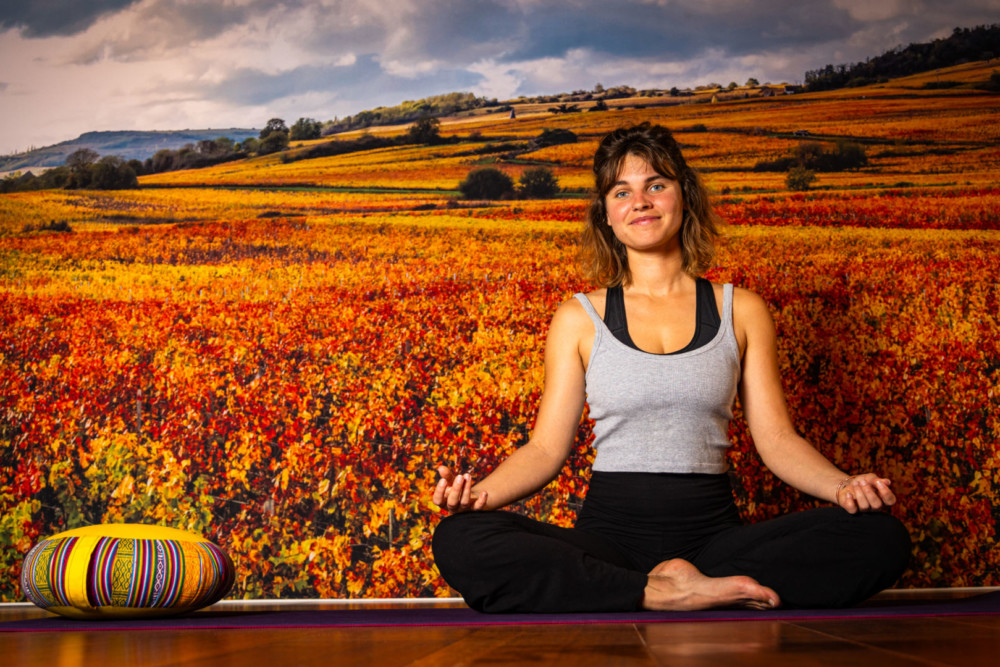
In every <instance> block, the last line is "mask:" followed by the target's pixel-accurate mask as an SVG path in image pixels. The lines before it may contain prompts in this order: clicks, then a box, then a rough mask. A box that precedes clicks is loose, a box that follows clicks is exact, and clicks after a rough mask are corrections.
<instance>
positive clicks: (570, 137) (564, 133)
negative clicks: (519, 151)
mask: <svg viewBox="0 0 1000 667" xmlns="http://www.w3.org/2000/svg"><path fill="white" fill-rule="evenodd" d="M576 142H577V136H576V133H575V132H573V131H572V130H565V129H563V128H555V129H548V128H546V129H544V130H542V133H541V134H539V135H538V136H537V137H535V138H534V139H532V140H531V143H532V145H533V146H534V147H535V148H545V147H546V146H558V145H559V144H575V143H576Z"/></svg>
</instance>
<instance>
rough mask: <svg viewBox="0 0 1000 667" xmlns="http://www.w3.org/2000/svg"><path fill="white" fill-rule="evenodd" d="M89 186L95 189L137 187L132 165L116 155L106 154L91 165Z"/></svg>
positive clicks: (137, 180)
mask: <svg viewBox="0 0 1000 667" xmlns="http://www.w3.org/2000/svg"><path fill="white" fill-rule="evenodd" d="M91 173H92V176H91V180H90V187H91V188H94V189H95V190H125V189H128V188H137V187H139V179H137V178H136V176H135V172H134V171H133V170H132V167H130V166H129V165H128V163H127V162H126V161H125V160H124V159H123V158H121V157H119V156H117V155H106V156H104V157H102V158H101V159H100V160H98V161H97V164H95V165H94V166H93V167H91Z"/></svg>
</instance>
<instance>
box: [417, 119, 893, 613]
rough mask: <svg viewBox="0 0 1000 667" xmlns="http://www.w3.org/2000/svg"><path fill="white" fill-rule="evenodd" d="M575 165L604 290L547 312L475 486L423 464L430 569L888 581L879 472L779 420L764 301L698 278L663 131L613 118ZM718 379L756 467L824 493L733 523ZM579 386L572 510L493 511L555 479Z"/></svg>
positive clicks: (699, 266)
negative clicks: (524, 435) (822, 448)
mask: <svg viewBox="0 0 1000 667" xmlns="http://www.w3.org/2000/svg"><path fill="white" fill-rule="evenodd" d="M594 175H595V180H596V190H597V191H596V196H595V198H594V201H593V202H592V204H591V207H590V211H589V214H588V227H587V229H586V231H585V234H584V249H585V253H586V254H588V255H589V260H590V261H589V273H590V274H591V275H590V277H591V278H592V279H594V280H595V281H596V282H598V283H599V284H602V285H604V287H603V288H602V289H598V290H595V291H593V292H590V293H588V294H586V295H583V294H577V295H575V296H574V298H572V299H570V300H568V301H566V302H565V303H563V304H562V305H561V306H560V307H559V309H558V310H557V311H556V313H555V316H554V317H553V319H552V324H551V326H550V329H549V333H548V340H547V343H546V350H545V389H544V392H543V394H542V399H541V404H540V407H539V412H538V417H537V421H536V424H535V428H534V431H533V433H532V435H531V438H530V439H529V441H528V442H527V443H526V444H525V445H524V446H523V447H521V448H519V449H518V450H516V451H515V452H514V453H513V454H511V456H510V457H508V458H507V459H505V460H504V461H503V462H502V463H501V464H500V465H499V466H498V467H497V468H496V469H495V470H494V471H493V472H492V473H491V474H490V475H488V476H487V477H486V478H485V479H483V480H482V481H480V482H478V483H476V482H474V481H473V480H472V479H471V477H470V476H469V475H468V474H457V473H456V472H455V471H453V470H451V469H449V468H447V467H444V466H442V467H441V468H439V469H438V472H439V473H440V475H441V479H440V481H439V483H438V484H437V486H436V488H435V489H434V492H433V500H434V502H435V503H436V504H437V505H439V506H440V507H442V508H444V509H447V510H448V511H449V512H450V513H451V515H450V516H448V517H446V518H445V519H444V520H443V521H442V522H441V523H440V524H439V526H438V529H437V530H436V531H435V536H434V556H435V560H436V562H437V565H438V568H439V569H440V571H441V574H442V575H443V576H444V578H445V580H446V581H447V582H448V583H449V584H450V585H451V586H452V587H453V588H455V589H456V590H458V591H459V592H460V593H461V594H462V595H463V597H464V598H465V600H466V602H467V603H468V604H469V605H470V606H472V607H473V608H475V609H479V610H480V611H487V612H525V611H533V612H566V611H617V610H622V611H624V610H634V609H640V608H641V609H659V610H671V609H674V610H684V609H704V608H710V607H718V606H734V605H736V606H745V607H750V608H758V609H767V608H773V607H777V606H778V605H781V604H784V605H785V606H795V607H838V606H848V605H852V604H855V603H857V602H859V601H861V600H863V599H865V598H867V597H869V596H871V595H873V594H874V593H876V592H877V591H879V590H881V589H883V588H886V587H888V586H890V585H891V584H892V583H893V582H895V581H896V579H897V578H898V577H899V575H900V574H901V573H902V571H903V569H904V567H905V565H906V562H907V559H908V556H909V549H910V540H909V535H908V534H907V532H906V530H905V528H903V526H902V524H900V522H899V521H897V520H896V519H894V518H893V517H892V516H890V515H889V514H887V513H884V512H879V510H881V509H883V508H884V507H887V506H890V505H892V504H893V503H895V501H896V498H895V496H894V494H893V492H892V489H891V482H890V480H888V479H886V478H884V477H881V476H879V475H877V474H875V473H872V472H867V473H863V474H857V475H848V474H847V473H845V472H843V471H841V470H839V469H838V468H837V467H836V466H834V465H833V464H832V463H830V462H829V461H828V460H827V459H826V458H825V457H824V456H823V455H822V454H820V453H819V452H818V451H817V450H816V449H814V448H813V447H812V446H811V445H810V444H809V443H808V442H806V441H805V440H804V439H802V438H801V437H800V436H799V435H798V434H797V433H796V432H795V429H794V427H793V425H792V422H791V419H790V417H789V415H788V411H787V408H786V404H785V399H784V394H783V391H782V387H781V380H780V377H779V373H778V358H777V351H776V344H775V330H774V325H773V322H772V320H771V316H770V313H769V311H768V309H767V306H766V305H765V303H764V301H763V300H762V299H761V298H760V297H758V296H757V295H755V294H753V293H751V292H749V291H747V290H743V289H739V288H735V289H734V288H733V287H732V286H731V285H716V284H712V283H710V282H708V281H707V280H705V279H703V278H700V277H699V276H700V274H701V273H702V272H704V271H705V270H706V269H707V268H708V267H709V266H710V264H711V262H712V260H713V257H714V245H713V242H714V240H715V237H716V236H717V235H718V233H717V229H716V227H717V224H718V221H717V218H716V216H715V214H714V213H713V212H712V209H711V207H710V205H709V203H708V197H707V194H706V192H705V189H704V187H703V186H702V184H701V182H700V179H699V178H698V176H697V175H696V174H695V172H694V171H692V170H691V169H690V168H689V167H688V166H687V164H686V162H685V160H684V158H683V156H682V155H681V152H680V149H679V147H678V146H677V143H676V142H675V141H674V139H673V137H672V136H671V135H670V133H669V132H668V131H667V130H666V129H665V128H663V127H660V126H650V125H649V124H643V125H639V126H636V127H631V128H623V129H619V130H616V131H614V132H612V133H611V134H609V135H608V136H607V137H605V138H604V139H603V140H602V142H601V144H600V146H599V148H598V150H597V152H596V154H595V156H594ZM737 393H738V394H739V397H740V401H741V405H742V406H743V412H744V414H745V416H746V419H747V423H748V426H749V428H750V433H751V435H752V436H753V440H754V444H755V446H756V448H757V450H758V452H759V453H760V455H761V458H762V459H763V461H764V463H765V464H766V465H767V466H768V468H770V469H771V471H772V472H774V473H775V474H776V475H777V476H778V477H779V478H781V479H782V480H783V481H784V482H786V483H788V484H790V485H792V486H793V487H795V488H797V489H799V490H801V491H803V492H805V493H808V494H810V495H813V496H815V497H817V498H820V499H823V500H826V501H829V502H831V503H834V504H835V505H838V506H839V507H824V508H817V509H813V510H808V511H805V512H799V513H794V514H789V515H786V516H783V517H780V518H777V519H774V520H771V521H765V522H761V523H757V524H751V525H743V524H742V522H741V521H740V518H739V516H738V514H737V511H736V507H735V505H734V503H733V497H732V488H731V486H730V482H729V477H728V475H727V469H728V467H727V464H726V462H725V451H726V448H727V447H729V445H730V443H729V442H728V439H727V427H728V424H729V420H730V419H731V417H732V406H733V403H734V400H735V398H736V395H737ZM585 400H586V401H587V402H588V403H589V405H590V416H591V417H592V418H593V419H594V447H595V450H596V455H595V459H594V464H593V473H592V477H591V480H590V487H589V490H588V493H587V497H586V499H585V501H584V504H583V507H582V509H581V510H580V512H579V516H578V519H577V523H576V525H575V527H574V528H560V527H556V526H551V525H548V524H545V523H541V522H538V521H534V520H532V519H528V518H526V517H524V516H521V515H517V514H514V513H511V512H497V511H494V510H497V509H499V508H502V507H504V506H505V505H508V504H510V503H512V502H515V501H517V500H519V499H521V498H524V497H526V496H529V495H531V494H533V493H535V492H537V491H538V490H540V489H541V488H543V487H544V486H545V485H546V484H548V483H549V482H550V481H552V479H554V478H555V477H556V475H557V474H558V473H559V471H560V469H561V468H562V466H563V465H564V464H565V462H566V460H567V458H568V457H569V454H570V451H571V448H572V446H573V441H574V437H575V435H576V431H577V426H578V424H579V419H580V416H581V413H582V410H583V406H584V401H585Z"/></svg>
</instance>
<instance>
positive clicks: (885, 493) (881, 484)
mask: <svg viewBox="0 0 1000 667" xmlns="http://www.w3.org/2000/svg"><path fill="white" fill-rule="evenodd" d="M890 484H892V482H890V481H889V480H887V479H880V480H878V481H877V482H875V488H876V489H877V490H878V493H879V495H880V496H881V497H882V502H883V503H885V504H886V505H895V504H896V494H895V493H893V492H892V489H890V488H889V485H890Z"/></svg>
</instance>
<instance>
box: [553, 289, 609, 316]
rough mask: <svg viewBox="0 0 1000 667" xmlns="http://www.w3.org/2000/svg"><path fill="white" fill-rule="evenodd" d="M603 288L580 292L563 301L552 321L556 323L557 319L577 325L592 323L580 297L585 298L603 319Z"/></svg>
mask: <svg viewBox="0 0 1000 667" xmlns="http://www.w3.org/2000/svg"><path fill="white" fill-rule="evenodd" d="M605 291H606V290H604V289H603V288H602V289H598V290H594V291H593V292H578V293H577V294H574V295H573V296H571V297H570V298H568V299H566V300H565V301H563V302H562V303H561V304H560V305H559V307H558V308H556V312H555V315H554V316H553V318H552V321H553V322H555V321H556V320H557V319H558V320H562V321H566V322H567V323H576V324H581V325H582V324H586V323H589V322H590V315H589V314H588V313H587V309H586V307H585V306H584V305H583V303H582V302H581V299H580V298H579V297H581V296H582V297H583V298H584V299H586V301H587V302H588V303H589V304H590V306H591V307H592V308H593V309H594V310H595V311H596V312H597V314H598V316H599V317H603V312H604V294H605Z"/></svg>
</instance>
